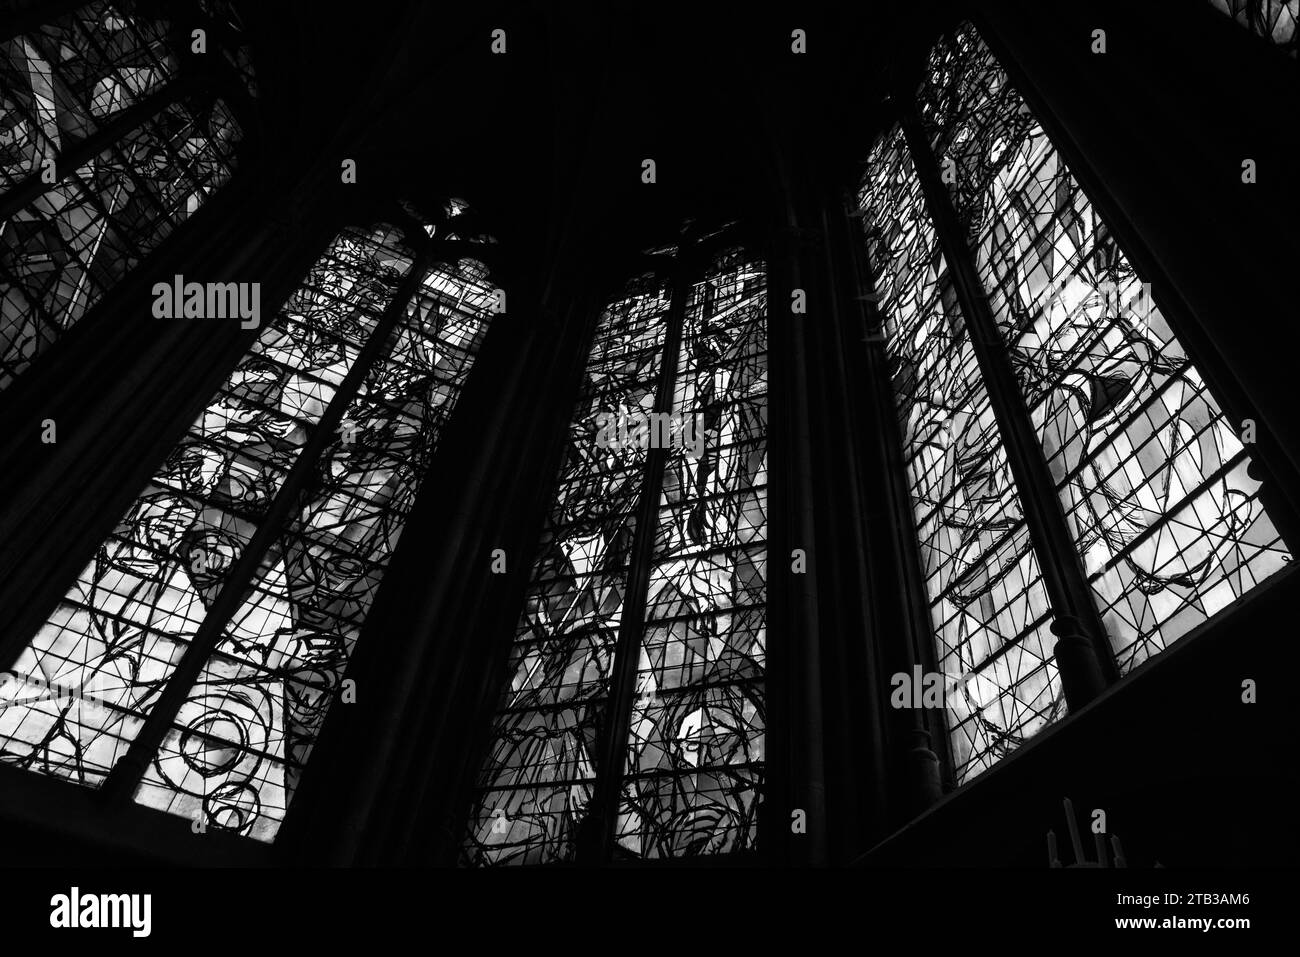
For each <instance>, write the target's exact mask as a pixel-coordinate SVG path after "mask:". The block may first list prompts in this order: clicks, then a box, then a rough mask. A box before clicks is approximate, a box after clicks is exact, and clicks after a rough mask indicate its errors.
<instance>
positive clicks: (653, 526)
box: [590, 250, 692, 863]
mask: <svg viewBox="0 0 1300 957" xmlns="http://www.w3.org/2000/svg"><path fill="white" fill-rule="evenodd" d="M685 253H686V250H683V256H682V259H681V260H680V261H679V262H678V264H677V268H676V269H675V270H674V273H673V279H672V294H671V295H672V298H671V301H670V302H669V306H668V315H667V317H666V320H665V326H666V329H665V335H664V346H663V360H662V362H661V363H660V369H659V383H658V386H657V388H656V390H655V405H654V411H655V412H656V413H661V412H662V413H669V414H671V412H672V411H673V397H674V395H675V393H676V388H675V387H676V382H677V359H678V355H679V354H680V352H681V341H682V325H683V317H684V316H685V314H686V304H687V300H688V298H689V297H690V291H691V283H690V277H689V274H688V271H689V269H690V268H691V263H692V259H691V257H689V256H687V255H686V254H685ZM653 434H654V433H653V430H652V431H651V433H650V435H653ZM647 445H648V446H649V447H648V448H647V449H646V463H645V473H644V477H643V479H642V482H641V498H640V500H639V501H638V503H637V509H636V529H635V532H634V537H633V541H632V548H631V562H630V565H629V568H628V577H627V590H626V591H625V592H624V596H623V618H622V621H621V622H620V623H619V629H618V641H617V643H616V645H615V649H614V667H613V674H612V675H611V677H610V685H609V703H608V705H607V708H606V711H605V729H604V735H603V740H602V743H601V750H600V756H601V760H600V764H599V765H598V766H597V768H596V786H595V788H594V794H593V800H592V805H591V810H590V813H591V816H592V820H593V825H594V826H595V827H596V828H597V833H596V834H595V837H596V840H597V841H598V842H599V843H598V844H597V846H596V848H593V849H592V850H593V852H594V855H595V858H596V861H597V862H599V863H604V862H607V861H609V860H610V859H611V857H612V855H613V852H614V841H615V832H616V830H617V827H618V801H619V795H620V794H621V792H622V784H623V780H622V779H623V766H624V764H625V763H626V758H627V755H626V751H627V742H628V736H629V734H630V733H631V722H632V706H633V703H634V700H635V698H636V676H637V671H638V668H639V664H640V658H641V656H640V646H641V636H642V633H643V632H644V630H645V617H646V598H647V594H648V592H649V590H650V570H651V566H652V565H653V564H654V544H655V537H656V534H657V532H658V525H659V522H658V518H659V499H660V495H661V492H662V490H663V483H664V469H665V467H666V466H667V463H668V452H669V450H668V449H666V448H655V447H654V446H653V443H650V442H647Z"/></svg>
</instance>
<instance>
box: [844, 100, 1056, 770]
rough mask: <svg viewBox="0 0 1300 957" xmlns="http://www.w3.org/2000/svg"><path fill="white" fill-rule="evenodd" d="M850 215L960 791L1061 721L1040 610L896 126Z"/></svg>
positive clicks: (951, 296) (972, 368)
mask: <svg viewBox="0 0 1300 957" xmlns="http://www.w3.org/2000/svg"><path fill="white" fill-rule="evenodd" d="M859 206H860V208H861V210H862V212H863V214H864V216H863V223H864V226H865V233H866V242H867V250H868V255H869V256H870V259H871V262H872V265H873V267H874V269H875V272H876V275H877V277H878V278H877V284H876V288H877V291H878V292H879V293H880V294H881V299H880V311H881V314H882V315H883V316H884V337H885V348H886V352H887V354H888V356H889V362H890V373H891V378H892V380H893V385H894V394H895V399H896V401H897V403H898V413H899V424H900V427H901V432H902V435H903V445H904V454H905V458H906V461H907V472H908V482H909V486H910V489H911V498H912V509H913V514H914V516H915V519H916V529H917V534H918V536H919V538H920V543H921V557H922V563H923V569H922V571H923V574H924V576H925V585H926V592H927V595H928V597H929V602H930V614H931V618H932V621H933V626H934V632H935V639H936V654H937V659H938V665H939V670H940V671H941V672H942V673H943V674H944V675H945V676H946V688H945V691H946V694H945V699H944V700H945V706H946V710H947V718H948V726H949V737H950V740H949V751H950V753H951V756H952V761H953V768H954V778H955V780H956V781H957V782H958V783H961V782H964V781H967V780H969V779H970V778H972V777H974V776H975V775H977V774H979V773H980V772H981V771H983V770H985V769H987V768H989V767H991V766H992V765H993V764H994V763H995V762H996V761H997V760H998V759H999V758H1001V757H1002V756H1003V755H1005V754H1007V753H1008V752H1010V751H1011V750H1012V749H1014V748H1015V747H1016V746H1017V745H1019V744H1020V743H1022V742H1023V741H1024V740H1025V739H1026V738H1028V737H1030V736H1031V735H1033V734H1034V733H1035V732H1037V731H1039V730H1041V729H1042V728H1043V727H1044V726H1046V725H1047V724H1048V723H1050V722H1051V721H1053V720H1055V719H1056V718H1059V717H1060V716H1061V715H1062V714H1064V712H1065V700H1064V697H1063V695H1062V692H1061V685H1060V680H1059V677H1058V675H1057V670H1056V664H1055V662H1054V660H1053V658H1052V647H1053V645H1054V644H1055V638H1054V637H1053V636H1052V634H1051V632H1050V630H1049V626H1050V624H1051V622H1050V608H1049V605H1048V599H1047V593H1046V591H1045V589H1044V585H1043V581H1042V576H1041V573H1040V571H1039V563H1038V557H1037V555H1036V554H1035V552H1034V548H1033V546H1032V544H1031V543H1030V538H1029V530H1028V528H1027V526H1026V524H1025V517H1024V511H1023V508H1022V506H1021V502H1020V497H1019V494H1018V492H1017V491H1016V487H1015V483H1014V481H1013V480H1012V477H1011V469H1010V465H1009V463H1008V461H1007V453H1006V449H1005V447H1004V446H1003V441H1002V435H1001V431H1000V429H999V427H998V422H997V420H996V418H995V416H994V413H993V410H992V407H991V405H990V402H989V397H988V394H987V392H986V391H985V388H984V382H983V378H982V376H981V373H980V369H979V366H978V364H977V362H976V357H975V352H974V349H973V347H972V345H971V339H970V334H969V332H968V330H967V326H966V320H965V317H964V315H963V314H962V310H961V307H960V305H959V304H958V302H957V297H956V294H955V292H954V289H953V285H952V281H951V278H950V276H949V273H948V266H947V263H946V261H945V260H944V256H943V253H942V251H941V250H940V248H939V244H938V240H937V237H936V235H935V231H934V226H933V224H932V223H931V222H930V218H929V216H928V214H927V212H926V206H925V200H924V197H923V196H922V193H921V185H920V182H919V181H918V179H917V176H916V170H915V168H914V167H913V165H912V160H911V158H910V156H909V155H908V151H907V147H906V144H905V142H904V139H903V134H902V131H901V130H900V129H899V127H897V126H894V127H893V128H892V129H891V130H890V131H889V132H888V133H886V134H885V135H884V136H883V137H882V138H881V139H880V140H879V141H877V143H876V145H875V147H874V149H873V150H872V152H871V157H870V161H869V163H868V166H867V176H866V181H865V183H864V184H863V187H862V190H861V192H860V194H859Z"/></svg>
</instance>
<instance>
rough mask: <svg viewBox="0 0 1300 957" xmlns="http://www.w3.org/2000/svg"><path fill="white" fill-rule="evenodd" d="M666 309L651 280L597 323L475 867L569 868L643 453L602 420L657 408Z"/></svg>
mask: <svg viewBox="0 0 1300 957" xmlns="http://www.w3.org/2000/svg"><path fill="white" fill-rule="evenodd" d="M668 307H669V294H668V290H667V288H666V286H664V285H662V284H659V283H655V282H654V281H652V280H648V279H647V280H643V281H639V282H637V283H634V284H632V287H631V288H630V289H629V290H628V291H627V293H626V295H625V298H623V299H620V300H619V301H617V302H614V303H613V304H611V305H610V306H608V307H607V308H606V310H605V312H604V314H603V315H602V317H601V320H600V325H599V327H598V329H597V332H596V339H595V342H594V344H593V345H592V348H591V353H590V355H589V357H588V360H587V368H586V373H585V376H584V379H583V385H582V391H581V393H580V397H579V399H578V404H577V407H576V408H575V410H574V415H573V420H572V423H571V425H570V427H569V428H570V441H569V443H568V446H567V450H566V453H565V459H564V463H563V465H562V467H561V469H560V477H559V483H558V489H557V492H556V501H555V505H554V507H553V509H552V511H551V514H550V517H549V518H548V520H547V525H546V529H545V531H544V533H543V540H542V545H541V548H540V554H539V556H538V558H537V560H536V561H535V562H534V564H533V570H532V578H531V581H530V583H529V586H528V591H527V597H526V598H525V602H524V612H523V616H522V617H521V619H520V621H519V625H518V628H517V630H516V632H515V641H514V645H513V647H512V649H511V652H510V664H509V671H510V676H511V677H510V679H509V684H508V686H507V687H506V689H505V692H504V694H503V697H502V700H501V703H500V705H499V706H498V709H497V714H496V718H495V719H494V724H493V729H492V745H491V750H490V752H489V755H488V758H487V761H486V763H485V765H484V767H483V770H482V771H481V772H480V775H479V778H478V781H477V786H478V792H477V794H478V797H477V803H476V807H475V810H474V811H473V812H472V813H473V816H472V818H471V821H470V834H469V839H468V842H467V844H466V848H465V854H466V856H467V858H468V861H469V862H470V863H473V864H505V863H521V864H536V863H546V862H553V861H564V860H569V859H571V858H572V855H573V850H574V835H575V830H576V828H577V825H578V824H579V823H580V822H581V820H582V819H583V817H584V816H585V814H586V808H587V804H588V802H589V801H590V799H591V795H592V788H593V786H594V783H595V778H596V773H597V770H598V769H597V768H596V765H595V761H596V760H597V755H596V748H597V741H598V740H599V738H600V731H601V727H602V723H603V721H604V717H605V709H606V707H607V706H608V704H609V680H610V675H611V669H612V667H613V658H614V647H615V643H616V641H617V637H618V630H619V624H620V622H621V621H622V618H623V612H624V602H623V597H624V595H625V594H626V592H627V578H628V567H629V562H630V560H631V549H632V540H633V537H634V535H635V532H636V522H635V514H634V513H635V511H636V508H637V503H638V501H639V499H640V491H641V484H642V482H643V480H644V473H645V467H646V454H647V450H646V449H645V448H643V447H641V446H640V445H638V444H632V445H630V446H628V447H626V448H601V447H600V446H598V445H597V443H596V441H595V437H596V435H597V434H598V433H599V432H600V429H601V427H602V426H603V425H604V424H605V422H606V421H607V420H606V419H604V418H602V417H603V416H626V415H628V414H629V413H631V412H650V411H652V410H653V408H654V405H655V398H656V391H657V385H658V380H659V375H660V369H661V368H662V363H663V351H664V336H665V334H666V320H667V313H668Z"/></svg>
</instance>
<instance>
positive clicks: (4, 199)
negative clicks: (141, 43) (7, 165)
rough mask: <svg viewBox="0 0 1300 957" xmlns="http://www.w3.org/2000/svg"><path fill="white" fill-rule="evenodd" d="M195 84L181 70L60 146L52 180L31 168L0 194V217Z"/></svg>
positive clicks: (11, 213) (13, 211)
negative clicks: (87, 132)
mask: <svg viewBox="0 0 1300 957" xmlns="http://www.w3.org/2000/svg"><path fill="white" fill-rule="evenodd" d="M199 87H200V81H199V79H198V78H197V77H195V76H194V75H193V74H189V75H184V74H182V75H181V76H179V77H177V78H176V79H174V80H172V81H171V82H169V83H168V84H167V85H166V86H164V87H163V88H162V89H160V90H158V91H156V92H154V93H152V94H151V95H149V96H147V97H146V98H145V99H143V100H141V101H140V102H139V103H135V104H133V105H131V106H128V107H127V108H126V109H125V110H122V112H120V113H118V114H117V116H116V117H114V118H113V119H112V120H111V121H109V122H108V123H105V124H104V125H103V126H101V127H100V128H99V129H97V130H96V131H95V132H93V133H91V134H90V135H89V136H87V137H86V138H85V139H81V140H77V141H76V142H74V143H71V144H70V145H68V146H67V147H66V148H64V149H62V150H60V151H59V153H58V155H57V156H55V157H54V170H55V176H56V181H57V182H56V183H55V184H51V183H47V182H44V181H42V179H41V175H42V171H41V170H40V169H36V170H33V171H32V173H31V174H30V175H28V177H27V179H26V180H24V181H23V182H22V183H21V184H20V185H18V186H14V187H13V188H11V189H10V190H9V191H8V192H6V193H5V194H4V195H3V196H0V221H5V220H8V219H10V218H11V217H13V216H14V215H16V214H17V213H19V212H20V211H22V210H23V209H24V208H25V207H27V206H28V205H29V204H30V203H32V202H34V201H35V200H37V199H40V197H41V196H43V195H45V193H47V192H48V191H49V190H50V189H51V187H52V186H54V185H57V183H63V182H65V181H66V180H67V179H68V176H69V175H70V174H71V173H72V171H74V170H77V169H80V168H81V167H82V166H85V165H86V164H87V163H89V162H90V161H91V160H92V159H94V158H95V157H96V156H98V155H99V154H100V153H102V152H103V151H104V150H106V149H108V148H109V147H110V146H114V145H116V144H118V143H119V142H121V141H122V139H123V138H124V137H125V136H126V135H127V134H128V133H130V132H132V131H133V130H135V129H137V128H138V127H141V126H143V125H144V124H145V123H148V122H149V121H150V120H151V119H153V118H154V117H155V116H157V115H158V114H160V113H162V112H163V110H165V109H167V107H169V106H171V105H172V104H174V103H177V102H179V101H180V100H181V99H182V98H183V97H185V96H187V95H188V94H190V93H192V92H195V91H196V90H198V89H199Z"/></svg>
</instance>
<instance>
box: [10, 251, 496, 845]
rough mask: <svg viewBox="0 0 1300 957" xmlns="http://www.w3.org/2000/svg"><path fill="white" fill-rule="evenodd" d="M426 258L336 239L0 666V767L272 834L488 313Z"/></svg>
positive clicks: (478, 272)
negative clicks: (112, 788)
mask: <svg viewBox="0 0 1300 957" xmlns="http://www.w3.org/2000/svg"><path fill="white" fill-rule="evenodd" d="M423 262H424V260H422V259H419V258H413V257H412V256H411V254H410V253H408V252H407V251H406V250H405V248H404V247H403V246H401V245H400V244H399V242H398V239H397V235H396V231H395V230H393V229H391V228H389V227H375V228H373V229H371V230H368V231H366V230H348V231H345V232H344V233H342V234H341V235H339V236H338V238H337V239H335V241H334V242H333V243H332V244H331V246H330V247H329V249H328V250H327V251H326V252H325V254H324V255H322V256H321V257H320V259H319V260H318V261H317V262H316V264H315V265H314V266H313V267H312V269H311V270H310V272H309V274H308V276H307V278H306V280H305V281H304V282H303V283H302V285H301V286H300V287H299V288H298V289H297V290H296V291H295V292H294V293H293V294H292V295H291V296H290V297H289V299H288V301H287V302H286V303H285V305H284V306H283V308H281V309H280V311H279V313H278V314H277V316H276V318H275V319H274V321H272V322H271V323H270V324H269V325H268V326H266V328H265V329H264V330H263V331H262V333H261V334H260V335H259V337H258V339H257V341H256V342H255V343H254V345H253V346H252V347H251V348H250V349H249V351H248V352H247V354H245V356H244V357H243V358H242V359H241V360H240V361H239V363H238V365H237V366H236V367H235V369H234V370H233V371H232V372H231V373H230V375H229V376H228V377H227V379H226V381H225V383H224V384H223V385H222V386H221V388H220V389H219V390H218V391H217V393H216V395H214V396H213V397H212V399H211V400H210V402H209V403H208V405H207V408H206V409H204V410H203V412H202V413H201V414H200V415H199V417H198V418H197V420H196V421H195V422H194V424H193V426H191V428H190V430H189V432H188V433H187V434H186V436H185V437H184V438H183V439H182V440H181V441H180V442H179V444H178V445H177V446H176V447H175V448H174V449H173V450H172V452H171V453H170V454H169V455H168V456H167V458H166V460H165V461H164V462H163V463H162V464H161V465H160V466H159V468H158V470H157V471H156V472H155V474H154V476H153V479H152V480H151V481H150V483H149V484H148V486H147V487H146V488H145V489H144V490H143V491H142V492H141V493H140V495H139V496H138V497H137V498H136V500H135V503H134V504H133V505H132V506H131V508H130V509H129V511H128V512H127V514H126V516H125V517H124V518H123V519H122V521H121V522H120V523H119V524H118V526H117V528H116V529H115V531H114V532H113V533H112V535H110V536H109V538H108V540H107V541H106V542H104V544H103V545H102V546H101V547H100V549H99V551H98V553H97V554H96V555H95V557H94V558H93V560H92V561H91V562H90V564H89V565H87V566H86V568H85V570H84V571H82V573H81V574H80V575H79V576H78V578H77V580H76V582H75V583H74V584H73V585H72V587H71V588H70V589H69V590H68V592H67V594H66V595H65V597H64V598H63V599H62V601H60V602H59V605H58V607H57V608H56V609H55V610H54V611H53V613H52V614H51V615H50V616H49V618H48V620H47V622H46V624H45V626H44V627H43V628H42V629H41V630H40V631H39V633H38V634H37V635H36V636H35V637H34V638H33V639H32V641H31V643H30V644H29V645H28V647H27V648H26V649H25V650H24V651H23V652H22V654H21V655H20V657H19V658H18V661H17V662H16V663H15V665H14V668H13V674H14V675H15V676H17V677H18V678H19V679H20V681H19V683H17V684H14V685H9V684H7V685H6V686H5V687H4V689H3V695H4V698H3V700H2V701H0V759H3V760H4V761H6V762H8V763H11V764H16V765H19V766H21V767H25V768H29V769H31V770H33V771H38V772H41V773H44V774H51V775H57V776H60V777H65V778H69V779H71V780H73V781H75V782H77V783H79V784H83V785H87V786H91V787H99V786H103V785H104V784H105V783H106V781H109V780H111V778H112V777H118V778H124V777H133V778H134V779H133V780H124V785H123V786H126V787H130V788H132V789H133V791H134V794H135V799H136V800H137V801H138V802H140V803H143V804H147V805H150V806H153V807H157V808H161V809H163V810H166V811H169V812H170V813H173V814H178V815H183V816H186V817H190V818H192V819H195V820H202V821H203V822H204V824H205V825H206V826H211V827H218V828H226V829H230V830H234V831H238V832H240V833H242V834H247V835H251V836H253V837H256V838H260V839H263V840H270V839H272V838H273V837H274V835H275V833H276V830H277V829H278V827H279V825H280V822H281V820H282V819H283V817H284V814H285V810H286V808H287V806H288V803H289V800H290V799H291V797H292V794H293V791H294V788H295V786H296V784H297V781H298V776H299V773H300V771H301V769H302V767H303V766H304V764H305V762H306V760H307V757H308V755H309V753H310V751H311V748H312V744H313V742H314V740H315V738H316V735H317V733H318V731H319V729H320V726H321V722H322V720H323V718H324V716H325V713H326V710H327V708H328V706H329V704H330V702H331V701H332V700H334V698H335V697H337V696H339V695H340V693H341V690H342V689H341V686H342V684H343V681H344V678H343V674H344V670H345V668H346V666H347V662H348V660H349V657H350V655H351V652H352V648H353V645H354V644H355V642H356V640H357V636H358V633H359V631H360V628H361V625H362V623H363V622H364V621H365V618H366V615H367V614H368V612H369V610H370V607H371V603H372V601H373V599H374V595H375V590H376V588H377V587H378V585H379V582H380V579H381V578H382V576H383V574H384V569H385V567H386V566H387V563H388V560H389V556H390V555H391V553H392V550H393V548H394V546H395V544H396V542H397V538H398V536H399V535H400V533H401V530H402V526H403V523H404V521H405V519H406V516H407V515H408V513H409V511H410V509H411V506H412V503H413V502H414V499H415V495H416V492H417V491H418V489H419V486H420V483H421V481H422V479H423V477H424V475H425V472H426V471H427V469H428V467H429V463H430V459H431V457H432V454H433V451H434V448H435V447H436V444H437V441H438V437H439V435H440V433H441V431H442V428H443V425H444V422H445V421H446V419H447V416H448V415H449V413H450V411H451V410H452V408H453V407H454V406H455V404H456V401H457V398H458V396H459V394H460V391H461V388H462V385H463V383H464V379H465V377H466V375H467V374H468V372H469V369H470V366H471V365H472V363H473V360H474V355H475V353H476V351H477V349H478V346H479V343H480V341H481V339H482V335H483V333H484V330H485V328H486V325H487V322H488V318H489V313H490V311H491V305H492V303H493V302H494V301H495V299H494V293H493V290H492V289H490V288H489V287H488V286H487V285H486V280H485V278H484V277H485V270H484V269H483V267H482V266H481V265H480V264H479V263H477V262H474V261H470V260H464V261H462V262H461V263H459V264H456V265H447V266H431V267H430V266H426V265H421V263H423ZM123 759H126V760H123Z"/></svg>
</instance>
